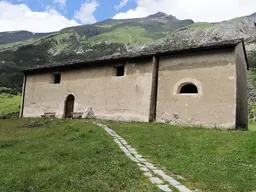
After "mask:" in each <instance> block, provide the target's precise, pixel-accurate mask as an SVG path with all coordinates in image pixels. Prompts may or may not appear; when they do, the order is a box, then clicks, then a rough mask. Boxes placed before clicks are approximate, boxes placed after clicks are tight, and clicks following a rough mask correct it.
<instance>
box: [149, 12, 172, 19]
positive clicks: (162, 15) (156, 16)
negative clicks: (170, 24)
mask: <svg viewBox="0 0 256 192" xmlns="http://www.w3.org/2000/svg"><path fill="white" fill-rule="evenodd" d="M148 18H150V19H171V20H177V18H176V17H174V16H172V15H168V14H166V13H163V12H157V13H155V14H152V15H149V16H148Z"/></svg>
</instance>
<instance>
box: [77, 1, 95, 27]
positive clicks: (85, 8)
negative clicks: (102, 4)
mask: <svg viewBox="0 0 256 192" xmlns="http://www.w3.org/2000/svg"><path fill="white" fill-rule="evenodd" d="M98 6H99V4H98V2H97V1H95V0H92V1H86V2H85V3H84V4H82V5H81V7H80V10H79V11H76V12H75V15H74V18H75V19H77V20H79V21H81V22H82V23H83V24H91V23H95V22H96V18H95V17H94V15H93V14H94V12H95V11H96V8H97V7H98Z"/></svg>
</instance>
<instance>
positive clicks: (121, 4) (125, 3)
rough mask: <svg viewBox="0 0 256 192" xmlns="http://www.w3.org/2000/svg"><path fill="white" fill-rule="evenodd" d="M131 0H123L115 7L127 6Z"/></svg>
mask: <svg viewBox="0 0 256 192" xmlns="http://www.w3.org/2000/svg"><path fill="white" fill-rule="evenodd" d="M128 1H129V0H121V1H120V3H119V5H115V9H116V10H118V9H122V8H123V7H125V6H126V5H127V3H128Z"/></svg>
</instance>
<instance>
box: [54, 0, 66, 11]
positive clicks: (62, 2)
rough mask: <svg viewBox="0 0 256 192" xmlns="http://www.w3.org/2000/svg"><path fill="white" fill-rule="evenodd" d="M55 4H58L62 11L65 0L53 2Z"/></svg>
mask: <svg viewBox="0 0 256 192" xmlns="http://www.w3.org/2000/svg"><path fill="white" fill-rule="evenodd" d="M54 3H55V4H59V5H60V7H61V8H62V9H64V8H65V7H66V0H54Z"/></svg>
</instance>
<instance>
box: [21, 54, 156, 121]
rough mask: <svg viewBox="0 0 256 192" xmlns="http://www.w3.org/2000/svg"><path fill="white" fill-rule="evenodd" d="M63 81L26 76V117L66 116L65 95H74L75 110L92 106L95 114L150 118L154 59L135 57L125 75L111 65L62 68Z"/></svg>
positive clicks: (101, 116)
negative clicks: (49, 114)
mask: <svg viewBox="0 0 256 192" xmlns="http://www.w3.org/2000/svg"><path fill="white" fill-rule="evenodd" d="M60 73H61V83H60V84H52V83H51V81H52V74H51V73H44V74H36V75H28V76H27V84H26V91H25V93H26V94H25V101H24V113H23V116H24V117H39V116H40V115H42V114H43V113H44V112H56V115H57V117H59V118H61V117H63V113H64V103H65V99H66V97H67V96H68V95H69V94H73V95H74V97H75V107H74V112H84V111H85V109H86V108H87V107H88V106H91V107H92V109H93V111H94V114H95V116H96V118H102V119H112V120H124V121H148V119H149V105H150V104H149V102H150V93H151V82H152V61H151V60H150V59H149V60H147V61H134V62H129V63H127V64H126V66H125V75H124V76H121V77H117V76H114V68H113V66H112V65H105V66H98V67H91V68H83V69H77V70H72V71H62V72H60Z"/></svg>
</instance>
